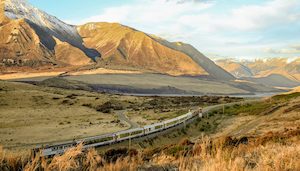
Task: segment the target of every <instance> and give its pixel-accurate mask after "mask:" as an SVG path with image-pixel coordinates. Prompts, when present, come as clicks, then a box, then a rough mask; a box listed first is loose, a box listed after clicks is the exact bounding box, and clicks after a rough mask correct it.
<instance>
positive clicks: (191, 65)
mask: <svg viewBox="0 0 300 171" xmlns="http://www.w3.org/2000/svg"><path fill="white" fill-rule="evenodd" d="M1 6H2V7H1V9H0V10H1V18H0V19H1V30H3V31H2V32H1V33H0V37H1V38H2V41H0V47H2V48H1V49H2V50H1V51H0V67H1V66H2V68H1V69H0V71H1V70H2V71H3V70H4V71H5V70H8V68H7V67H10V68H9V69H11V70H14V69H16V70H17V68H18V67H29V68H36V69H39V68H41V66H44V65H45V66H46V68H57V67H61V68H64V67H66V66H78V67H80V66H94V67H111V66H122V67H124V68H125V69H126V67H129V68H130V67H131V68H135V69H137V70H142V69H145V70H149V71H151V72H155V73H162V74H169V75H174V76H177V75H191V76H203V75H206V76H209V77H212V78H214V79H220V80H233V79H235V78H234V77H233V76H232V75H231V74H229V73H228V72H227V71H225V70H223V69H220V67H218V66H217V65H215V63H213V62H212V61H211V60H210V59H208V58H207V57H205V56H204V55H202V54H201V53H200V52H198V51H197V50H196V49H194V51H195V52H197V53H199V54H201V55H197V57H194V56H193V55H189V54H188V53H187V51H188V50H186V49H185V50H182V49H179V48H172V47H171V46H167V43H165V44H163V43H162V42H160V41H158V40H155V39H153V37H151V36H149V34H147V33H144V32H141V31H138V30H136V29H134V28H131V27H128V26H124V25H121V24H116V23H103V22H102V23H101V22H99V23H87V24H84V25H80V26H74V25H69V24H66V23H64V22H63V21H61V20H59V19H58V18H56V17H54V16H52V15H49V14H47V13H45V12H43V11H41V10H39V9H37V8H35V7H33V6H32V5H30V4H28V3H27V1H26V0H22V1H17V0H1ZM93 25H94V26H93ZM97 26H100V27H101V29H98V30H97V29H96V32H93V31H95V30H93V27H97ZM8 40H9V41H8ZM166 42H167V41H166ZM169 43H170V42H169ZM200 59H201V60H200ZM202 62H205V64H202ZM207 65H209V66H207ZM210 68H215V69H216V70H217V71H216V72H214V69H210Z"/></svg>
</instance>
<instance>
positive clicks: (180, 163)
mask: <svg viewBox="0 0 300 171" xmlns="http://www.w3.org/2000/svg"><path fill="white" fill-rule="evenodd" d="M299 136H300V129H295V130H286V131H283V132H278V133H269V134H266V135H264V136H260V137H255V138H253V137H247V138H245V137H244V138H243V139H236V138H231V137H222V138H218V139H211V138H208V137H202V138H201V139H200V140H199V142H198V143H196V144H191V143H188V141H187V140H185V141H182V142H181V143H180V144H179V145H180V146H182V147H187V146H189V147H190V148H184V150H183V151H178V152H177V154H176V155H170V154H168V153H167V151H168V150H170V149H171V148H172V146H168V147H164V148H162V149H161V150H160V151H156V152H155V153H153V154H151V155H152V156H151V158H150V160H149V159H145V158H144V156H145V155H146V154H145V153H149V150H150V149H148V150H145V151H140V152H139V153H138V154H134V155H130V154H128V155H127V156H123V157H119V158H117V159H116V161H112V160H111V158H107V157H108V156H104V154H98V153H97V152H96V151H95V150H94V149H89V150H87V151H84V152H83V150H82V145H79V146H78V147H75V148H73V149H70V150H68V151H67V152H66V153H65V154H63V155H57V156H55V157H53V158H52V159H44V158H42V157H40V156H39V155H37V156H35V157H32V158H30V157H29V156H28V155H25V156H20V155H8V152H6V151H4V150H3V149H2V148H0V170H25V171H37V170H46V171H56V170H58V171H65V170H89V171H94V170H98V171H119V170H120V171H121V170H122V171H123V170H129V171H134V170H138V169H139V170H143V169H145V168H148V169H149V168H151V169H155V168H156V169H158V168H160V169H162V168H164V169H171V168H177V169H179V170H183V171H192V170H208V171H215V170H230V171H240V170H270V171H273V170H274V171H277V170H278V171H279V170H280V171H284V170H293V171H294V170H300V139H299ZM146 151H147V152H146ZM111 155H114V154H111ZM110 157H112V156H110Z"/></svg>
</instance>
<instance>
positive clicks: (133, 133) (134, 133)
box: [131, 130, 143, 135]
mask: <svg viewBox="0 0 300 171" xmlns="http://www.w3.org/2000/svg"><path fill="white" fill-rule="evenodd" d="M142 132H143V131H142V130H140V131H134V132H132V133H131V135H136V134H140V133H142Z"/></svg>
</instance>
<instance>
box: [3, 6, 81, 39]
mask: <svg viewBox="0 0 300 171" xmlns="http://www.w3.org/2000/svg"><path fill="white" fill-rule="evenodd" d="M5 15H6V16H7V17H8V18H10V19H21V18H24V19H27V20H28V21H30V22H32V23H34V24H36V25H38V26H40V27H43V28H48V29H50V30H52V31H53V32H55V33H60V34H64V36H67V37H68V38H73V39H74V38H78V36H79V35H78V33H77V30H76V27H75V26H72V25H69V24H66V23H64V22H63V21H61V20H59V19H57V18H56V17H54V16H51V15H49V14H47V13H45V12H43V11H41V10H39V9H38V8H35V7H33V6H32V5H30V4H29V3H28V2H27V1H26V0H6V1H5Z"/></svg>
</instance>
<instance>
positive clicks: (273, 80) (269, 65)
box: [216, 58, 300, 87]
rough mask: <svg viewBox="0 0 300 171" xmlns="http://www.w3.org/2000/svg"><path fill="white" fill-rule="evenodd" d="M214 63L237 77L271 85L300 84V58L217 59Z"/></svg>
mask: <svg viewBox="0 0 300 171" xmlns="http://www.w3.org/2000/svg"><path fill="white" fill-rule="evenodd" d="M216 63H217V64H218V65H219V66H221V67H222V68H224V69H225V70H226V71H228V72H230V73H231V74H233V75H234V76H236V77H237V78H242V79H244V80H248V81H252V82H256V83H260V84H264V85H267V86H273V87H295V86H299V85H300V58H296V59H294V60H290V59H287V58H270V59H267V60H254V61H249V60H244V61H238V60H235V59H222V60H217V61H216Z"/></svg>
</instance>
